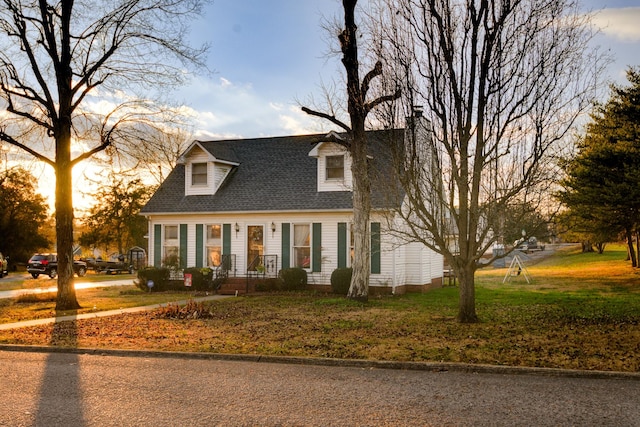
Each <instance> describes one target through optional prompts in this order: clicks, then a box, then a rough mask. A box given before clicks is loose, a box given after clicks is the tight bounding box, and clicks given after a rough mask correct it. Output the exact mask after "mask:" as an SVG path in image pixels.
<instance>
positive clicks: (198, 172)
mask: <svg viewBox="0 0 640 427" xmlns="http://www.w3.org/2000/svg"><path fill="white" fill-rule="evenodd" d="M191 184H192V185H200V184H203V185H206V184H207V164H206V163H194V164H193V165H191Z"/></svg>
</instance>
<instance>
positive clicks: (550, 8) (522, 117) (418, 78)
mask: <svg viewBox="0 0 640 427" xmlns="http://www.w3.org/2000/svg"><path fill="white" fill-rule="evenodd" d="M376 4H377V6H378V11H377V12H378V13H376V14H375V15H372V17H375V18H372V19H379V20H380V21H379V22H378V24H377V25H376V27H377V28H379V36H380V41H379V44H380V45H381V46H384V47H385V48H386V52H387V53H386V55H387V56H386V58H385V59H386V60H385V64H386V65H388V66H390V67H392V68H393V70H391V71H389V72H385V76H390V75H394V76H395V77H396V78H395V81H392V82H391V84H393V87H397V85H399V84H400V85H401V87H402V91H403V98H404V100H405V102H404V103H403V104H404V105H405V106H406V108H405V110H404V111H401V112H399V113H398V112H397V111H393V112H391V114H390V115H389V116H388V117H386V118H385V117H382V118H381V120H398V117H407V116H409V115H410V114H408V112H409V111H410V109H413V107H414V106H415V105H422V106H423V112H422V117H419V118H417V119H412V121H411V122H410V123H408V125H409V127H410V128H413V129H414V130H415V132H421V133H423V135H425V136H426V138H425V139H424V140H426V141H429V143H428V144H427V145H426V146H425V145H424V144H411V143H409V144H405V145H404V146H403V149H404V151H402V152H401V153H400V154H401V155H400V156H398V157H399V159H400V160H401V163H400V165H399V170H400V171H401V173H400V175H401V176H402V183H403V187H404V190H405V194H406V195H407V199H406V203H405V205H403V208H402V209H400V210H399V211H398V214H399V215H400V216H402V217H403V218H404V220H405V223H406V224H409V227H408V228H407V229H399V230H398V233H399V234H400V235H401V236H402V237H403V238H404V239H406V240H407V241H419V242H422V243H424V245H426V246H427V247H429V248H431V249H433V250H435V251H437V252H439V253H441V254H442V255H443V256H444V258H445V260H446V261H447V262H448V264H449V265H450V266H451V268H452V270H453V272H454V273H455V275H456V276H457V277H458V279H459V306H458V320H459V321H460V322H476V321H477V320H478V316H477V314H476V306H475V272H476V270H477V269H478V268H481V266H482V265H487V264H488V263H489V262H491V260H483V258H482V257H483V255H484V254H486V253H488V252H489V250H490V249H491V248H492V246H493V245H494V243H496V242H499V241H500V239H501V236H502V235H503V234H504V230H503V225H504V223H505V214H506V213H511V214H513V215H522V216H523V217H524V216H526V215H529V214H530V213H531V209H540V208H545V207H548V206H549V205H548V204H547V203H548V202H549V199H550V197H549V196H550V194H551V192H550V191H549V185H550V184H551V183H552V181H553V179H554V178H557V177H558V176H559V175H558V171H559V169H558V167H557V166H558V165H557V162H556V161H555V159H557V157H558V156H559V155H560V154H561V152H562V150H565V149H567V148H568V147H569V144H568V143H567V142H566V141H567V138H566V136H567V134H568V133H569V132H570V131H571V129H572V128H573V126H574V125H575V124H576V121H577V119H578V118H579V117H580V116H581V114H583V113H584V112H585V111H586V109H587V108H589V106H590V104H591V101H592V100H593V97H594V94H595V92H594V89H595V86H596V83H597V78H596V77H597V75H598V73H599V72H600V69H601V68H602V67H603V66H604V65H605V64H606V61H605V60H603V58H602V57H601V55H599V54H598V52H597V51H594V50H592V49H590V48H589V41H590V40H591V38H592V37H593V35H594V34H593V30H592V27H591V25H590V17H589V16H588V15H585V14H583V13H582V12H581V11H580V10H579V7H578V6H579V5H578V2H577V1H575V0H498V1H489V0H380V1H378V2H376ZM512 222H513V221H512ZM531 232H532V230H526V233H528V234H527V237H528V236H529V233H531ZM504 243H509V242H504Z"/></svg>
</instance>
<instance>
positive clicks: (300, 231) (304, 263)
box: [293, 224, 311, 268]
mask: <svg viewBox="0 0 640 427" xmlns="http://www.w3.org/2000/svg"><path fill="white" fill-rule="evenodd" d="M293 256H294V260H295V267H299V268H310V267H311V227H310V226H309V224H294V225H293Z"/></svg>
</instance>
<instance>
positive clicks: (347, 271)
mask: <svg viewBox="0 0 640 427" xmlns="http://www.w3.org/2000/svg"><path fill="white" fill-rule="evenodd" d="M352 274H353V269H352V268H350V267H349V268H336V269H335V270H333V273H331V291H332V292H333V293H334V294H338V295H347V293H349V286H351V275H352Z"/></svg>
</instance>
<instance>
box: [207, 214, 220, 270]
mask: <svg viewBox="0 0 640 427" xmlns="http://www.w3.org/2000/svg"><path fill="white" fill-rule="evenodd" d="M206 251H207V265H212V266H215V267H217V266H219V265H220V262H221V261H222V225H221V224H212V225H207V245H206Z"/></svg>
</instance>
